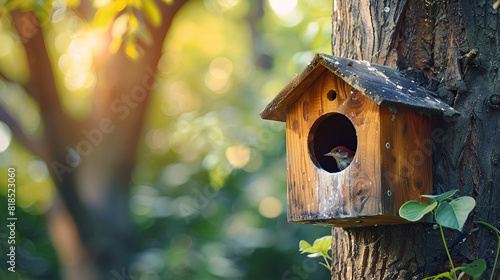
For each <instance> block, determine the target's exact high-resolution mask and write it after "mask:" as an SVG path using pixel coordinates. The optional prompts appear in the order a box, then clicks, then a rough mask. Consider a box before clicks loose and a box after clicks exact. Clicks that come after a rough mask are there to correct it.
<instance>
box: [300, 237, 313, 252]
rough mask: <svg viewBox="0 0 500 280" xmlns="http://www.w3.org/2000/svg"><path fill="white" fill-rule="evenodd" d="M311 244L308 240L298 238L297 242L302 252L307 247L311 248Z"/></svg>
mask: <svg viewBox="0 0 500 280" xmlns="http://www.w3.org/2000/svg"><path fill="white" fill-rule="evenodd" d="M311 247H312V246H311V244H309V242H307V241H305V240H300V242H299V251H300V252H302V251H304V250H306V249H308V248H311Z"/></svg>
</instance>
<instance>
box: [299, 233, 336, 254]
mask: <svg viewBox="0 0 500 280" xmlns="http://www.w3.org/2000/svg"><path fill="white" fill-rule="evenodd" d="M331 246H332V236H331V235H327V236H323V237H321V238H318V239H316V240H315V241H314V243H313V245H312V246H311V244H309V243H308V242H307V241H305V240H301V241H300V242H299V247H300V249H299V251H300V252H301V254H303V253H309V254H310V255H308V257H310V258H315V257H319V256H328V250H330V249H331Z"/></svg>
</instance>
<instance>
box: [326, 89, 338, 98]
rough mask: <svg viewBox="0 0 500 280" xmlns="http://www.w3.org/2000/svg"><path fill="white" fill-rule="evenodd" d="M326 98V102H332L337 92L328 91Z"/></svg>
mask: <svg viewBox="0 0 500 280" xmlns="http://www.w3.org/2000/svg"><path fill="white" fill-rule="evenodd" d="M326 98H328V100H330V101H333V100H335V98H337V92H336V91H334V90H333V89H332V90H330V91H329V92H328V93H327V94H326Z"/></svg>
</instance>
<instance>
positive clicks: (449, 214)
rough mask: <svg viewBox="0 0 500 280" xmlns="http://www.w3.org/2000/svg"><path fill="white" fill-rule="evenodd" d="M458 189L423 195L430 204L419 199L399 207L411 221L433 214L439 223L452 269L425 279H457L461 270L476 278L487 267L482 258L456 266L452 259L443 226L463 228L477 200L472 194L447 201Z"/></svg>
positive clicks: (402, 214)
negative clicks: (457, 273) (457, 274)
mask: <svg viewBox="0 0 500 280" xmlns="http://www.w3.org/2000/svg"><path fill="white" fill-rule="evenodd" d="M457 191H458V190H451V191H448V192H446V193H443V194H440V195H423V197H427V198H429V203H428V204H425V203H421V202H418V201H408V202H406V203H405V204H403V205H402V206H401V208H399V215H400V216H401V217H402V218H405V219H407V220H409V221H412V222H415V221H419V220H421V219H422V218H423V217H424V216H426V215H432V218H433V219H435V221H436V223H437V224H438V225H439V230H440V232H441V237H442V239H443V244H444V247H445V250H446V254H447V255H448V259H449V261H450V264H451V268H452V269H451V270H450V271H448V272H444V273H441V274H438V275H435V276H430V277H427V278H425V279H440V278H448V279H451V280H455V279H457V276H456V272H457V271H459V270H460V271H462V273H465V274H468V275H470V276H472V277H473V278H474V279H478V278H479V277H480V276H481V274H483V272H484V270H485V269H486V262H485V261H484V260H482V259H479V260H475V261H473V262H472V263H470V264H463V265H462V266H460V267H456V268H455V267H454V265H453V260H452V259H451V256H450V252H449V250H448V245H447V244H446V239H445V238H444V232H443V226H444V227H448V228H452V229H457V230H462V228H463V226H464V224H465V221H466V220H467V217H468V216H469V213H470V212H471V211H472V209H474V207H475V206H476V201H475V200H474V199H473V198H472V197H470V196H462V197H459V198H456V199H454V200H452V201H450V202H448V201H446V199H448V198H451V197H452V196H453V195H454V194H455V193H456V192H457ZM460 278H461V277H460Z"/></svg>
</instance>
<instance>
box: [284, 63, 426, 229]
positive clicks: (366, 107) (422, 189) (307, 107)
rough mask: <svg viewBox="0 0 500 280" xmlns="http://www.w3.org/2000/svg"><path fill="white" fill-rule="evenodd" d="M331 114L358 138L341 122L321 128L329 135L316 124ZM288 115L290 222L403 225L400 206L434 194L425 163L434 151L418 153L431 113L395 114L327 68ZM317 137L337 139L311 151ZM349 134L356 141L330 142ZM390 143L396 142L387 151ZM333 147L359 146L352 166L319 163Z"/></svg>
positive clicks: (336, 224)
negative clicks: (335, 168) (334, 167)
mask: <svg viewBox="0 0 500 280" xmlns="http://www.w3.org/2000/svg"><path fill="white" fill-rule="evenodd" d="M332 90H333V91H334V92H335V93H336V94H335V95H336V98H335V99H334V100H330V99H331V97H330V96H329V94H330V92H331V91H332ZM394 110H395V109H394ZM387 112H388V113H387ZM331 113H337V114H341V115H342V116H346V121H347V122H350V123H352V126H353V127H354V128H355V131H353V132H352V133H354V134H355V135H354V136H353V137H351V138H349V137H348V138H345V136H340V135H342V134H345V133H346V131H345V129H343V128H344V127H343V126H337V125H336V123H331V124H330V123H329V124H328V125H329V127H322V129H327V130H329V129H331V130H332V131H331V132H330V131H326V132H320V131H319V128H316V126H317V123H318V122H320V121H326V118H329V117H331V116H333V115H331ZM393 115H394V117H393ZM395 115H397V117H396V116H395ZM286 118H287V119H286V130H287V133H286V141H287V170H288V172H287V180H288V220H289V221H292V222H305V223H321V224H329V225H332V226H349V227H352V226H364V225H375V224H388V223H401V222H405V220H402V219H400V218H399V217H398V210H399V207H400V206H401V205H402V204H403V203H404V202H406V201H407V200H410V199H413V200H418V199H419V195H420V194H428V193H430V191H431V189H432V179H431V176H430V171H429V170H426V168H429V167H430V162H431V151H427V152H426V153H424V152H423V151H422V150H421V142H422V141H423V139H421V137H423V136H425V135H427V136H428V137H430V122H429V120H428V118H427V116H425V115H422V114H420V113H417V112H413V111H408V110H405V109H399V112H397V113H396V112H391V111H389V109H388V108H387V106H379V105H377V104H376V103H375V102H374V101H373V100H371V99H370V98H368V97H367V96H366V95H364V94H362V93H361V92H360V91H358V90H356V89H354V88H353V87H352V86H350V85H349V84H347V83H346V82H344V81H343V80H342V79H341V78H339V77H337V76H336V75H334V74H333V73H331V72H330V71H326V72H323V73H322V74H321V75H320V76H319V77H317V78H316V80H315V82H314V83H312V84H311V85H310V86H309V88H307V89H306V90H304V92H303V94H302V95H301V96H300V97H299V98H298V99H297V100H296V101H295V102H294V103H293V104H291V105H289V108H288V110H287V115H286ZM329 134H331V135H330V136H329ZM316 137H332V138H331V139H330V140H331V141H332V144H331V145H330V144H329V143H326V144H321V145H324V147H321V148H319V149H317V150H314V149H313V148H312V146H313V145H314V141H315V138H316ZM339 139H341V140H339ZM346 139H348V140H349V141H352V140H353V139H354V141H356V142H357V143H342V142H338V143H336V144H333V142H335V141H342V140H344V141H345V140H346ZM418 139H421V140H418ZM388 142H392V143H393V146H392V147H390V149H387V148H386V146H385V145H386V143H388ZM319 143H320V142H318V144H319ZM336 145H344V146H348V147H349V148H350V149H355V148H356V147H359V148H357V149H356V151H355V152H356V155H355V158H354V160H353V162H352V164H351V165H350V166H349V167H347V168H346V169H345V170H343V171H341V172H328V171H327V170H325V168H324V166H321V164H320V163H319V162H320V161H323V159H322V158H321V157H323V154H324V153H326V152H328V151H329V150H330V149H331V148H332V146H336ZM316 148H317V147H316ZM387 151H390V152H387ZM409 155H410V156H411V158H408V156H409ZM331 160H332V161H333V159H331ZM384 176H386V178H384ZM388 191H389V192H388ZM393 194H394V195H393Z"/></svg>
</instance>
